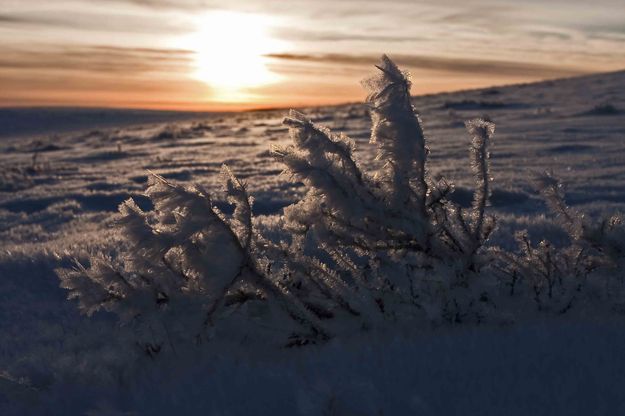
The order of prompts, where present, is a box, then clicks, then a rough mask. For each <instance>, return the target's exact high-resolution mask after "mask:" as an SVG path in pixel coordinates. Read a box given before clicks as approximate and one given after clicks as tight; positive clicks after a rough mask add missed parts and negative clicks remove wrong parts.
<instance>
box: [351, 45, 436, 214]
mask: <svg viewBox="0 0 625 416" xmlns="http://www.w3.org/2000/svg"><path fill="white" fill-rule="evenodd" d="M377 68H378V69H379V70H380V71H381V73H380V74H378V75H376V76H374V77H372V78H369V79H367V80H365V81H363V85H364V86H365V88H367V89H368V90H369V91H370V94H369V96H368V98H367V100H368V101H369V103H370V105H371V121H372V127H371V143H376V144H377V145H378V154H377V159H379V160H383V161H385V162H386V164H385V166H384V170H383V172H382V173H381V175H380V176H379V178H380V180H381V181H382V183H384V184H386V186H387V187H388V192H389V193H390V194H391V195H390V198H391V199H390V203H391V206H393V207H395V208H397V209H401V208H402V207H404V206H405V205H406V204H407V203H408V201H409V200H410V195H411V193H412V188H411V186H410V178H411V177H412V178H414V180H415V186H416V199H417V201H416V203H417V210H418V213H419V214H420V215H421V216H422V217H425V215H426V214H425V205H426V196H427V192H428V186H427V182H426V180H425V160H426V158H427V148H426V146H425V136H424V135H423V129H422V128H421V122H420V120H419V117H418V115H417V113H416V112H415V109H414V107H413V106H412V103H411V101H410V81H409V79H408V75H407V74H405V73H403V72H401V71H400V70H399V68H398V67H397V65H395V63H394V62H393V61H391V60H390V59H389V58H388V57H387V56H386V55H383V56H382V62H381V63H380V64H379V65H377Z"/></svg>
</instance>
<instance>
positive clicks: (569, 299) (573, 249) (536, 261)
mask: <svg viewBox="0 0 625 416" xmlns="http://www.w3.org/2000/svg"><path fill="white" fill-rule="evenodd" d="M534 184H535V186H536V188H537V189H538V191H539V192H540V194H541V195H542V197H543V198H544V199H545V202H546V203H547V206H548V207H549V209H550V210H551V211H552V212H553V213H554V214H555V216H556V219H557V221H558V222H559V223H560V225H561V226H562V228H563V229H564V230H565V231H566V232H567V233H568V234H569V237H570V245H569V246H567V247H564V248H557V247H555V246H554V245H553V244H551V243H550V242H549V241H547V240H541V241H540V242H539V243H538V244H537V245H533V244H532V242H531V241H530V238H529V236H528V234H527V233H526V232H519V233H517V235H516V237H517V241H518V245H519V251H518V253H509V252H506V251H503V250H498V249H495V250H493V253H495V254H496V255H495V256H494V258H495V268H496V269H498V270H499V271H500V272H503V274H504V275H506V276H507V279H506V282H507V285H508V287H509V290H510V294H511V295H514V294H515V292H522V291H523V290H529V291H530V293H531V295H530V296H531V297H532V298H533V299H534V301H535V303H536V305H537V307H538V309H539V310H541V311H552V312H557V313H564V312H566V311H568V310H569V309H571V308H572V307H573V306H575V303H576V302H578V301H579V300H580V299H581V298H582V297H584V296H585V295H587V294H588V293H591V292H594V293H595V294H599V296H601V297H603V298H604V299H612V300H615V301H616V302H622V301H623V293H621V292H623V279H624V278H625V276H624V275H623V266H625V224H624V223H623V219H622V217H621V216H620V215H618V214H617V215H613V216H610V217H608V218H601V219H599V220H598V221H594V222H593V221H590V220H588V219H587V218H586V217H585V216H584V215H583V214H581V213H579V212H576V211H575V210H573V209H572V208H570V207H568V206H567V205H566V202H565V200H564V196H565V195H564V186H563V185H562V183H561V182H560V181H559V180H558V179H557V178H555V177H554V176H553V174H552V173H550V172H544V173H542V174H540V175H537V176H536V177H535V178H534Z"/></svg>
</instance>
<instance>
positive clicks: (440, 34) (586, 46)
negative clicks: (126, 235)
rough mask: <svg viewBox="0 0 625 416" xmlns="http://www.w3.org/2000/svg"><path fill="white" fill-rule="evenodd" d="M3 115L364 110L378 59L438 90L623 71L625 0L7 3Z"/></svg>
mask: <svg viewBox="0 0 625 416" xmlns="http://www.w3.org/2000/svg"><path fill="white" fill-rule="evenodd" d="M0 38H1V39H2V42H0V106H3V107H7V106H56V105H65V106H97V107H134V108H159V109H178V110H229V109H232V110H237V109H243V108H259V107H282V106H297V105H310V104H326V103H338V102H345V101H361V100H362V99H363V97H364V95H365V93H364V92H363V89H362V88H361V86H360V84H359V80H360V79H362V78H363V77H365V76H366V75H367V74H370V73H372V72H373V71H372V69H373V67H372V65H373V64H374V63H376V61H377V59H378V57H379V55H380V54H382V53H387V54H389V55H390V56H391V57H392V58H393V59H395V60H396V61H397V62H398V63H399V64H400V65H401V66H402V67H405V68H406V69H408V70H409V71H410V72H411V74H412V77H413V82H414V86H413V93H414V94H421V93H431V92H440V91H449V90H457V89H465V88H474V87H480V86H487V85H495V84H507V83H516V82H524V81H533V80H539V79H546V78H557V77H564V76H572V75H579V74H585V73H591V72H600V71H611V70H618V69H625V4H624V3H623V0H594V1H592V2H588V1H586V0H555V1H547V0H474V1H471V0H465V1H455V0H437V1H408V0H393V1H388V0H387V1H381V0H377V1H373V0H354V1H346V0H331V1H330V0H290V1H259V0H241V1H230V2H225V1H219V2H217V1H208V0H53V1H51V0H0Z"/></svg>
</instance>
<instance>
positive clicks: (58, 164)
mask: <svg viewBox="0 0 625 416" xmlns="http://www.w3.org/2000/svg"><path fill="white" fill-rule="evenodd" d="M624 88H625V72H616V73H610V74H601V75H593V76H589V77H583V78H572V79H566V80H558V81H548V82H543V83H538V84H527V85H517V86H509V87H497V88H489V89H485V90H474V91H465V92H458V93H450V94H439V95H431V96H423V97H416V98H415V99H414V101H413V103H414V105H415V107H416V108H417V109H418V110H419V112H420V114H421V117H422V120H423V126H424V133H425V137H426V142H427V146H428V147H429V149H430V154H429V159H428V165H427V169H428V170H429V172H430V173H431V174H432V175H433V176H434V177H436V176H439V175H443V176H445V177H446V178H447V179H448V180H450V181H452V182H454V183H455V185H456V188H455V192H454V194H453V196H452V198H453V200H454V201H456V202H458V203H459V204H461V205H463V206H470V205H471V201H472V200H473V192H472V189H473V186H474V184H473V182H474V178H473V175H472V174H471V167H470V164H469V163H468V157H467V153H468V152H467V150H468V147H469V145H470V138H469V137H467V134H466V132H465V130H464V121H465V120H468V119H472V118H476V117H482V118H484V119H486V120H492V121H494V122H495V123H496V124H497V133H496V137H495V139H494V141H493V142H492V143H491V144H490V145H489V148H490V149H489V150H490V152H491V165H490V175H491V176H492V177H493V182H492V183H491V190H492V198H491V203H492V204H491V206H490V207H489V208H488V210H489V213H494V214H496V215H497V217H498V218H499V221H498V228H497V230H496V231H495V232H494V234H493V236H492V237H491V243H492V244H498V245H500V246H503V247H507V248H513V247H515V244H516V243H515V242H514V238H513V235H514V232H515V231H517V230H521V229H528V232H529V235H530V236H531V237H532V238H536V239H538V238H542V237H549V238H550V239H551V240H552V241H553V242H554V243H555V244H564V243H565V242H566V239H567V236H566V235H565V234H564V233H562V231H561V230H560V229H559V228H558V227H556V225H555V223H556V221H555V220H554V219H553V218H552V216H551V215H550V214H548V211H547V207H546V206H545V203H544V202H543V199H542V198H541V197H540V196H539V195H538V194H537V193H536V192H535V191H534V187H533V186H532V176H533V174H535V173H537V172H541V171H544V170H545V169H551V170H553V171H554V173H555V174H556V175H557V176H558V177H559V178H560V179H561V180H562V181H563V182H564V183H565V184H566V201H567V203H568V204H569V205H570V206H572V207H573V208H575V209H577V210H579V211H582V212H584V213H586V214H587V215H588V216H590V217H596V216H598V215H605V214H610V213H613V212H617V211H620V212H625V117H623V111H624V110H625V96H624V95H623V94H622V93H621V92H622V91H623V90H624ZM16 111H17V110H16ZM301 111H302V112H304V113H305V114H307V115H309V116H312V118H313V120H318V121H319V122H320V123H321V124H324V125H327V126H328V127H331V128H332V129H334V130H335V131H343V132H345V133H346V134H347V135H348V136H349V137H351V138H352V139H353V140H354V141H355V145H356V150H355V153H356V156H357V158H358V159H359V162H360V163H361V164H362V165H363V166H364V167H365V168H367V169H372V168H379V167H381V162H380V161H376V160H375V155H376V152H375V150H376V149H375V145H370V144H369V143H368V140H369V133H370V130H371V124H370V120H369V117H368V114H367V110H366V107H365V106H364V105H357V104H351V105H344V106H336V107H324V108H311V109H302V110H301ZM285 113H286V112H285V111H283V110H275V111H262V112H246V113H234V114H214V115H201V117H200V116H199V115H198V118H197V119H195V116H194V117H192V118H193V120H191V119H185V120H183V121H171V119H169V118H167V119H164V120H162V122H160V123H157V120H154V119H150V120H149V121H147V122H148V123H150V124H145V123H146V121H143V120H145V119H143V120H142V119H141V118H140V117H137V124H134V123H131V122H128V121H127V120H126V118H132V117H131V116H126V118H125V119H124V121H123V122H121V121H119V122H117V125H115V126H114V127H110V128H97V129H95V128H92V127H88V128H86V130H84V131H80V130H81V129H84V128H85V127H86V126H83V125H80V126H76V125H75V124H76V122H75V119H72V118H68V120H70V122H68V123H69V124H68V125H60V126H53V128H54V129H57V130H56V131H54V130H48V135H46V136H41V135H38V136H29V135H28V134H32V133H28V132H24V131H19V132H15V133H11V132H10V130H8V128H6V129H5V128H4V127H5V124H4V122H2V127H3V130H5V133H3V135H4V136H5V137H4V138H2V139H0V340H2V341H1V342H0V410H2V409H3V408H5V409H6V411H5V412H1V413H3V414H12V413H13V414H47V413H49V409H55V410H57V411H58V412H59V413H63V414H84V413H85V412H88V411H92V414H116V413H115V412H116V411H119V412H137V413H138V414H170V413H176V414H178V413H180V414H196V413H199V412H200V411H203V412H204V413H205V414H234V415H239V414H250V413H252V414H265V413H267V414H268V413H270V412H271V413H273V414H302V415H308V414H311V415H312V414H336V415H346V414H407V413H408V414H410V413H415V414H458V413H463V412H464V413H467V414H475V413H479V414H519V415H520V414H549V415H558V414H567V415H568V414H619V413H622V412H623V411H625V403H624V402H625V399H624V398H623V397H624V396H623V395H622V394H621V392H620V387H619V386H622V382H623V377H624V376H623V375H624V374H625V360H624V359H623V355H622V354H621V353H620V349H619V346H622V345H623V341H625V340H624V339H623V335H622V334H623V331H622V329H623V328H622V325H623V324H622V322H620V321H619V317H618V316H615V317H614V318H613V320H607V319H606V318H605V317H603V316H602V317H601V318H597V317H593V316H586V317H582V318H580V317H576V319H575V320H573V319H572V318H569V317H559V318H544V321H541V322H539V323H536V322H525V323H521V324H519V325H517V326H514V327H503V328H502V327H493V326H484V327H458V328H438V329H431V330H426V331H424V332H422V333H421V332H420V333H415V331H414V330H411V329H407V328H400V329H398V328H391V329H389V330H388V333H377V332H376V333H364V334H361V335H358V336H354V337H353V338H349V339H342V340H337V341H331V342H330V343H329V344H328V345H321V346H310V347H306V348H300V349H283V348H279V347H275V346H274V348H273V349H271V348H269V347H267V348H266V349H263V348H260V349H259V348H258V347H256V346H250V345H212V344H211V345H208V346H206V347H205V349H202V348H198V349H197V350H193V349H190V350H189V351H180V352H179V354H180V356H179V357H177V358H171V359H169V360H165V359H162V361H160V362H159V361H156V362H152V361H149V359H147V358H139V359H138V361H137V362H135V363H134V364H132V365H131V366H128V363H127V361H125V360H120V359H119V357H118V351H119V349H120V348H124V346H125V344H124V342H125V340H126V336H127V331H129V330H130V329H128V328H121V329H118V331H119V338H116V339H110V338H102V337H100V338H98V337H97V336H90V337H86V338H85V337H83V336H82V335H83V334H84V333H86V332H89V333H96V334H97V333H101V334H108V333H109V332H108V330H109V328H110V327H111V326H113V325H115V324H114V322H115V321H114V319H113V317H111V316H109V315H107V314H96V315H94V317H93V318H91V319H87V318H85V317H82V316H80V315H79V314H78V311H77V308H76V304H73V303H70V302H67V301H66V300H65V297H66V296H67V292H66V291H65V290H63V289H61V288H59V287H58V284H59V281H58V278H57V277H56V275H55V274H54V269H56V268H58V267H60V266H64V267H67V266H69V265H70V264H71V259H72V258H73V257H76V258H77V259H78V260H86V259H87V258H88V257H90V256H91V255H92V254H93V253H95V252H98V251H105V252H107V251H110V250H112V249H113V248H114V247H116V246H118V245H120V244H122V243H121V242H120V241H119V236H118V235H116V234H115V233H114V232H112V231H111V225H112V222H113V219H112V218H111V214H112V213H113V212H115V211H116V210H117V206H118V205H119V204H120V203H121V202H122V201H124V200H126V199H127V198H128V197H133V198H134V199H135V201H136V202H137V204H138V205H139V207H140V208H141V209H143V210H149V209H151V208H152V207H151V205H150V204H151V203H150V201H149V199H147V198H146V197H145V196H144V195H143V193H144V190H145V188H146V185H147V181H148V171H152V172H154V173H157V174H159V175H161V176H162V177H164V178H166V179H168V180H172V181H175V182H177V183H182V184H191V183H195V184H198V185H200V186H203V187H205V188H206V189H208V190H209V191H211V192H213V193H214V194H215V195H221V193H219V190H220V189H221V186H222V185H221V181H222V177H221V175H220V171H221V166H222V163H224V162H225V163H227V164H228V166H229V167H230V169H231V170H232V171H233V173H234V174H235V175H236V176H237V177H238V178H240V179H243V180H244V181H246V182H247V188H248V190H250V192H251V193H252V195H253V196H254V199H255V203H254V213H255V214H256V215H257V216H258V215H260V217H259V218H258V223H259V224H260V226H266V227H268V228H271V227H272V224H274V223H275V221H276V216H277V215H279V214H280V213H281V210H282V208H284V207H285V206H287V205H289V204H291V203H292V202H295V201H297V200H299V199H300V198H301V197H302V195H303V193H304V191H305V189H304V187H303V186H302V184H297V183H296V184H292V183H290V180H289V178H288V177H285V176H280V175H279V173H280V172H281V171H282V166H281V165H280V164H278V163H277V162H276V161H275V160H274V159H273V158H272V157H271V155H270V154H269V152H268V150H269V148H270V146H271V145H280V146H284V145H287V144H289V143H290V138H289V136H288V133H287V129H286V128H285V127H284V126H283V125H282V119H283V117H284V116H285V115H286V114H285ZM28 117H32V114H31V115H29V116H28ZM72 120H74V121H72ZM142 123H143V124H142ZM129 124H133V125H132V126H129ZM6 131H9V134H6ZM68 131H71V132H69V133H68ZM35 155H36V156H35ZM215 202H216V203H217V205H218V206H219V207H220V208H223V209H222V210H223V211H225V212H227V211H228V205H227V204H226V201H225V199H224V200H218V201H215ZM400 334H401V335H400ZM216 344H218V343H216ZM198 350H201V351H202V352H201V353H200V352H198ZM129 354H131V355H132V354H133V352H130V353H129ZM93 357H98V359H97V360H91V358H93ZM157 360H158V358H157ZM92 361H97V362H98V364H97V365H95V364H93V363H92ZM3 371H7V373H6V375H5V376H2V374H3ZM94 375H95V376H94ZM22 376H23V377H28V378H29V382H28V383H23V382H19V380H16V378H18V377H22ZM29 386H32V387H29ZM98 412H99V413H98ZM107 412H108V413H107Z"/></svg>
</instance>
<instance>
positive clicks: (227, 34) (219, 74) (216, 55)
mask: <svg viewBox="0 0 625 416" xmlns="http://www.w3.org/2000/svg"><path fill="white" fill-rule="evenodd" d="M272 23H273V19H272V18H270V17H268V16H263V15H257V14H248V13H239V12H231V11H215V12H210V13H206V14H204V15H202V16H200V17H199V18H198V19H197V22H196V25H197V30H196V31H195V33H193V34H192V35H191V36H190V37H189V38H187V39H186V40H185V41H184V43H185V45H184V47H186V48H188V49H191V50H192V51H193V52H194V56H195V59H194V65H193V67H194V68H193V74H192V76H193V77H194V78H195V79H197V80H200V81H202V82H204V83H206V84H207V85H209V86H210V87H211V90H212V91H213V94H214V97H213V98H214V99H216V100H219V101H222V102H241V101H249V100H252V99H253V98H254V94H253V93H252V92H251V91H250V90H251V89H252V88H254V87H260V86H263V85H267V84H271V83H274V82H277V81H278V80H279V76H278V74H276V73H274V72H272V71H270V70H269V68H268V66H267V61H268V59H267V58H266V55H267V54H269V53H275V52H278V51H280V50H282V49H283V48H284V47H285V42H284V41H280V40H278V39H275V38H273V37H272V36H271V34H270V29H271V26H272Z"/></svg>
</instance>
